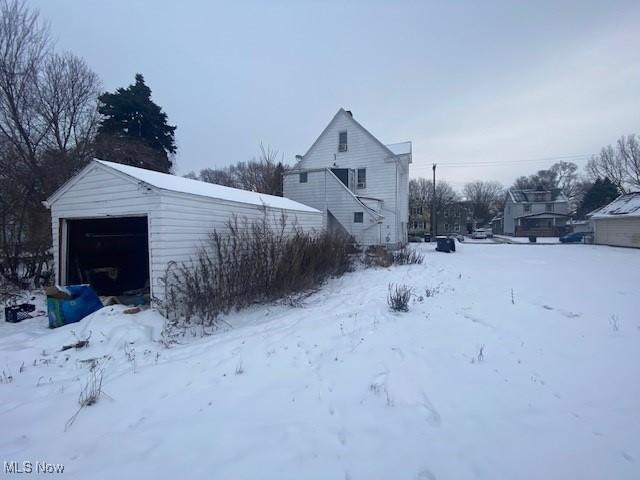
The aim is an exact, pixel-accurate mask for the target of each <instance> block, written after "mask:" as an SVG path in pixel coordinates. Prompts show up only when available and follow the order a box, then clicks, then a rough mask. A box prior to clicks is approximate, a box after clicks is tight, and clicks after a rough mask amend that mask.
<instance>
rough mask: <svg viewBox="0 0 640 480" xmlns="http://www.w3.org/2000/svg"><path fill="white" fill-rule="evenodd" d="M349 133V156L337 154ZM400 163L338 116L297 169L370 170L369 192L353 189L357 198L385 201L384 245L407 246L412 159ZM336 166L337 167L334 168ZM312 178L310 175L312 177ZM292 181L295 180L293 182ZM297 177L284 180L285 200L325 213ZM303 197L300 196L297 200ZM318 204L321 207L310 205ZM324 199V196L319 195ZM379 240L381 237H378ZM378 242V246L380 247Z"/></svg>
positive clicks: (342, 115) (342, 114)
mask: <svg viewBox="0 0 640 480" xmlns="http://www.w3.org/2000/svg"><path fill="white" fill-rule="evenodd" d="M342 131H346V132H347V144H348V149H347V151H346V152H338V135H339V133H340V132H342ZM404 157H405V158H404V159H403V160H402V161H401V162H400V164H401V165H399V163H398V162H397V161H395V158H396V157H394V156H393V155H392V154H390V152H389V151H388V150H387V149H386V148H385V147H383V146H382V145H381V144H380V143H379V142H378V141H377V140H375V139H374V138H372V137H371V135H370V134H369V133H368V132H367V131H365V130H364V129H363V128H362V127H361V126H360V125H359V124H358V123H356V122H354V121H353V119H352V118H351V117H349V114H347V113H345V112H344V111H341V112H339V113H338V114H337V115H336V117H335V118H334V120H333V121H332V122H331V123H330V124H329V126H328V127H327V128H326V129H325V131H324V132H323V133H322V135H321V136H320V137H319V138H318V140H316V142H315V143H314V144H313V145H312V147H311V148H310V149H309V151H308V152H307V153H306V154H305V155H304V157H303V159H302V161H301V162H300V163H299V164H298V165H297V167H298V168H300V169H302V170H307V169H317V168H333V167H335V168H349V169H358V168H366V169H367V181H366V188H363V189H354V193H355V194H356V195H358V196H364V197H373V198H377V199H380V200H382V202H383V211H382V212H381V213H382V214H383V215H384V217H385V218H384V221H383V224H382V227H381V229H382V230H381V231H382V242H383V243H396V242H406V240H407V239H406V228H405V235H404V238H403V235H402V225H401V224H402V223H403V222H404V223H405V224H406V223H407V222H408V211H409V205H408V202H409V194H408V192H409V156H408V155H406V156H404ZM334 164H335V165H334ZM309 176H311V173H310V174H309ZM292 177H293V178H292ZM296 182H297V175H296V174H293V175H290V176H288V177H286V179H285V183H284V196H285V197H287V198H290V199H292V200H295V201H298V202H300V203H305V204H307V205H309V206H312V207H315V208H319V209H322V208H320V207H317V206H316V205H319V204H322V203H323V202H324V199H323V198H319V197H318V196H317V194H310V193H308V192H303V193H301V190H300V189H301V188H303V186H304V185H307V186H311V185H309V184H299V185H296ZM298 195H300V196H298ZM310 196H313V197H314V198H312V199H311V200H317V201H318V203H316V204H315V205H314V204H313V203H308V201H309V198H310ZM320 196H321V197H322V196H324V192H322V191H321V192H320ZM378 237H379V235H378ZM358 241H360V242H361V243H364V244H366V243H368V241H369V240H368V239H358ZM378 242H379V239H378V240H375V243H378Z"/></svg>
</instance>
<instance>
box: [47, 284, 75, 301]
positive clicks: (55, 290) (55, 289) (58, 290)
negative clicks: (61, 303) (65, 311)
mask: <svg viewBox="0 0 640 480" xmlns="http://www.w3.org/2000/svg"><path fill="white" fill-rule="evenodd" d="M44 294H45V295H46V296H47V298H57V299H59V300H70V299H71V298H73V296H72V295H71V293H70V292H69V291H68V290H67V289H66V288H64V287H61V286H59V285H54V286H51V287H47V288H45V289H44Z"/></svg>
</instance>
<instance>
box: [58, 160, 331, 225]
mask: <svg viewBox="0 0 640 480" xmlns="http://www.w3.org/2000/svg"><path fill="white" fill-rule="evenodd" d="M94 168H103V169H106V170H108V171H110V172H112V173H114V174H116V175H119V176H121V177H123V178H125V179H127V180H129V181H132V182H136V183H140V182H143V183H144V184H146V185H149V186H151V187H153V188H155V189H158V190H164V191H170V192H176V193H181V194H189V195H197V196H201V197H208V198H213V199H217V200H226V201H230V202H236V203H246V204H251V205H258V206H267V207H272V208H279V209H283V210H296V211H302V212H319V211H318V210H316V209H315V208H311V207H308V206H307V205H303V204H301V203H298V202H294V201H293V200H290V199H288V198H283V197H276V196H274V195H266V194H263V193H257V192H249V191H247V190H240V189H238V188H231V187H225V186H222V185H217V184H214V183H207V182H201V181H199V180H192V179H190V178H184V177H179V176H177V175H171V174H168V173H160V172H155V171H153V170H145V169H144V168H138V167H132V166H130V165H123V164H120V163H114V162H107V161H104V160H98V159H94V160H93V161H92V162H91V163H90V164H89V165H88V166H87V167H85V169H84V170H82V171H81V172H80V173H79V174H78V175H76V176H75V177H73V178H72V179H71V180H69V181H68V182H67V183H65V184H64V185H63V186H62V187H61V188H59V189H58V190H57V191H56V192H55V193H54V194H53V195H51V197H49V199H48V200H47V204H49V205H50V204H51V203H53V202H55V201H56V200H57V199H58V198H60V196H62V195H63V194H64V192H65V191H67V190H68V189H69V188H70V187H71V186H72V185H75V183H77V182H78V181H80V180H81V178H82V177H83V176H84V175H86V173H87V172H89V171H91V170H92V169H94Z"/></svg>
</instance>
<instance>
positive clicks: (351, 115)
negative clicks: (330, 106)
mask: <svg viewBox="0 0 640 480" xmlns="http://www.w3.org/2000/svg"><path fill="white" fill-rule="evenodd" d="M347 114H348V115H349V116H350V117H351V118H353V113H351V110H347Z"/></svg>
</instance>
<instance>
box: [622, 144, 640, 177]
mask: <svg viewBox="0 0 640 480" xmlns="http://www.w3.org/2000/svg"><path fill="white" fill-rule="evenodd" d="M618 152H619V155H620V157H621V158H622V161H623V163H624V166H625V172H626V178H625V181H626V182H627V183H628V184H629V185H630V186H631V188H633V189H640V141H638V138H637V137H636V136H635V135H629V136H627V137H626V138H625V137H624V136H622V137H620V138H619V139H618Z"/></svg>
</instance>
